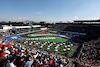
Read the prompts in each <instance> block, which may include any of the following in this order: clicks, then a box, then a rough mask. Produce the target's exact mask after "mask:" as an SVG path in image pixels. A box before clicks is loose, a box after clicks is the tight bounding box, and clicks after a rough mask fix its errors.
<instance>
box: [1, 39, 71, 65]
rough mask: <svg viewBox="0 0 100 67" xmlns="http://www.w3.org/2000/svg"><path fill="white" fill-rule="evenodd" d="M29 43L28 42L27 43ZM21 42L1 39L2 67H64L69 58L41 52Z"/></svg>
mask: <svg viewBox="0 0 100 67" xmlns="http://www.w3.org/2000/svg"><path fill="white" fill-rule="evenodd" d="M26 42H27V41H26ZM23 44H24V43H20V41H14V40H7V39H4V38H1V39H0V67H14V66H16V67H31V66H33V67H59V66H60V67H63V66H66V65H67V64H68V63H69V58H67V57H64V56H60V55H55V54H52V53H48V52H46V51H41V50H38V49H35V48H33V47H29V46H28V45H23Z"/></svg>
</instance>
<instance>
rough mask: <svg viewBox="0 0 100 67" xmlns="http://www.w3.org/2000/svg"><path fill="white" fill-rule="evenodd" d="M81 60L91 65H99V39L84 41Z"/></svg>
mask: <svg viewBox="0 0 100 67" xmlns="http://www.w3.org/2000/svg"><path fill="white" fill-rule="evenodd" d="M81 61H82V63H83V64H89V65H92V66H99V65H100V39H98V40H92V41H90V42H85V43H84V46H83V50H82V56H81Z"/></svg>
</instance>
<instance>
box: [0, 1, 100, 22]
mask: <svg viewBox="0 0 100 67" xmlns="http://www.w3.org/2000/svg"><path fill="white" fill-rule="evenodd" d="M99 18H100V0H0V21H25V20H33V21H36V22H39V21H46V22H59V21H63V22H66V21H73V20H76V19H99Z"/></svg>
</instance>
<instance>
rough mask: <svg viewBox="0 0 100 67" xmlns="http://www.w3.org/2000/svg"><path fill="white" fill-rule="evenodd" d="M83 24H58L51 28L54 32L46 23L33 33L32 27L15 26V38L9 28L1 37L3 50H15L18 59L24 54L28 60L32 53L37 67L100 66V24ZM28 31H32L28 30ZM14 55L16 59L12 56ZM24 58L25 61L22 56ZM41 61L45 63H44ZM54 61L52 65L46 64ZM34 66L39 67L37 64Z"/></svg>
mask: <svg viewBox="0 0 100 67" xmlns="http://www.w3.org/2000/svg"><path fill="white" fill-rule="evenodd" d="M81 21H82V20H81ZM81 21H79V22H80V23H79V22H78V20H77V21H75V23H56V24H54V25H51V26H50V27H51V28H50V27H45V26H46V23H45V26H44V25H43V26H41V27H40V28H39V29H33V28H31V26H12V27H11V29H13V28H14V27H15V28H17V30H16V33H15V34H12V33H13V32H11V31H9V28H10V27H9V28H7V29H6V30H8V31H6V32H3V33H1V34H0V35H1V36H0V37H1V39H0V48H2V49H3V46H5V45H6V47H8V48H11V49H12V50H14V51H13V52H14V53H15V54H16V55H18V56H19V55H22V54H19V53H20V52H21V53H23V56H25V57H27V56H26V55H27V53H28V52H29V53H31V54H32V55H33V56H34V60H35V61H36V63H37V64H36V65H38V64H40V65H42V66H43V65H44V66H47V65H49V66H51V67H52V66H54V67H55V66H56V64H59V65H58V66H60V65H63V66H64V67H71V66H76V67H80V66H82V65H83V66H99V65H100V64H99V63H100V62H99V60H100V57H99V56H100V48H99V46H100V38H99V37H100V34H99V33H100V32H99V31H100V24H93V23H92V24H89V23H88V24H87V23H84V22H87V21H85V20H84V21H82V23H81ZM76 22H78V23H76ZM89 22H91V21H89ZM93 22H94V21H93ZM96 22H97V21H96ZM98 22H99V20H98ZM36 26H37V25H36ZM38 26H39V25H38ZM6 27H7V26H6ZM26 27H27V28H29V29H24V28H26ZM20 28H23V29H20ZM48 28H49V29H48ZM2 29H3V28H2ZM13 43H14V44H13ZM11 46H12V47H11ZM19 46H21V49H19V48H20V47H19ZM4 48H5V47H4ZM23 48H25V49H26V50H23ZM5 49H6V48H5ZM12 50H11V51H12ZM11 55H13V53H12V52H11ZM13 56H14V55H13ZM44 56H45V57H44ZM0 57H1V53H0ZM20 57H21V58H22V56H20ZM41 60H44V61H43V62H44V63H43V62H42V61H41ZM65 60H66V61H65ZM25 61H27V60H25ZM51 61H52V65H50V64H48V63H46V62H51ZM54 61H56V62H54ZM40 62H42V63H40ZM59 62H61V63H59ZM53 64H54V65H53ZM33 66H35V65H34V64H33Z"/></svg>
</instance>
